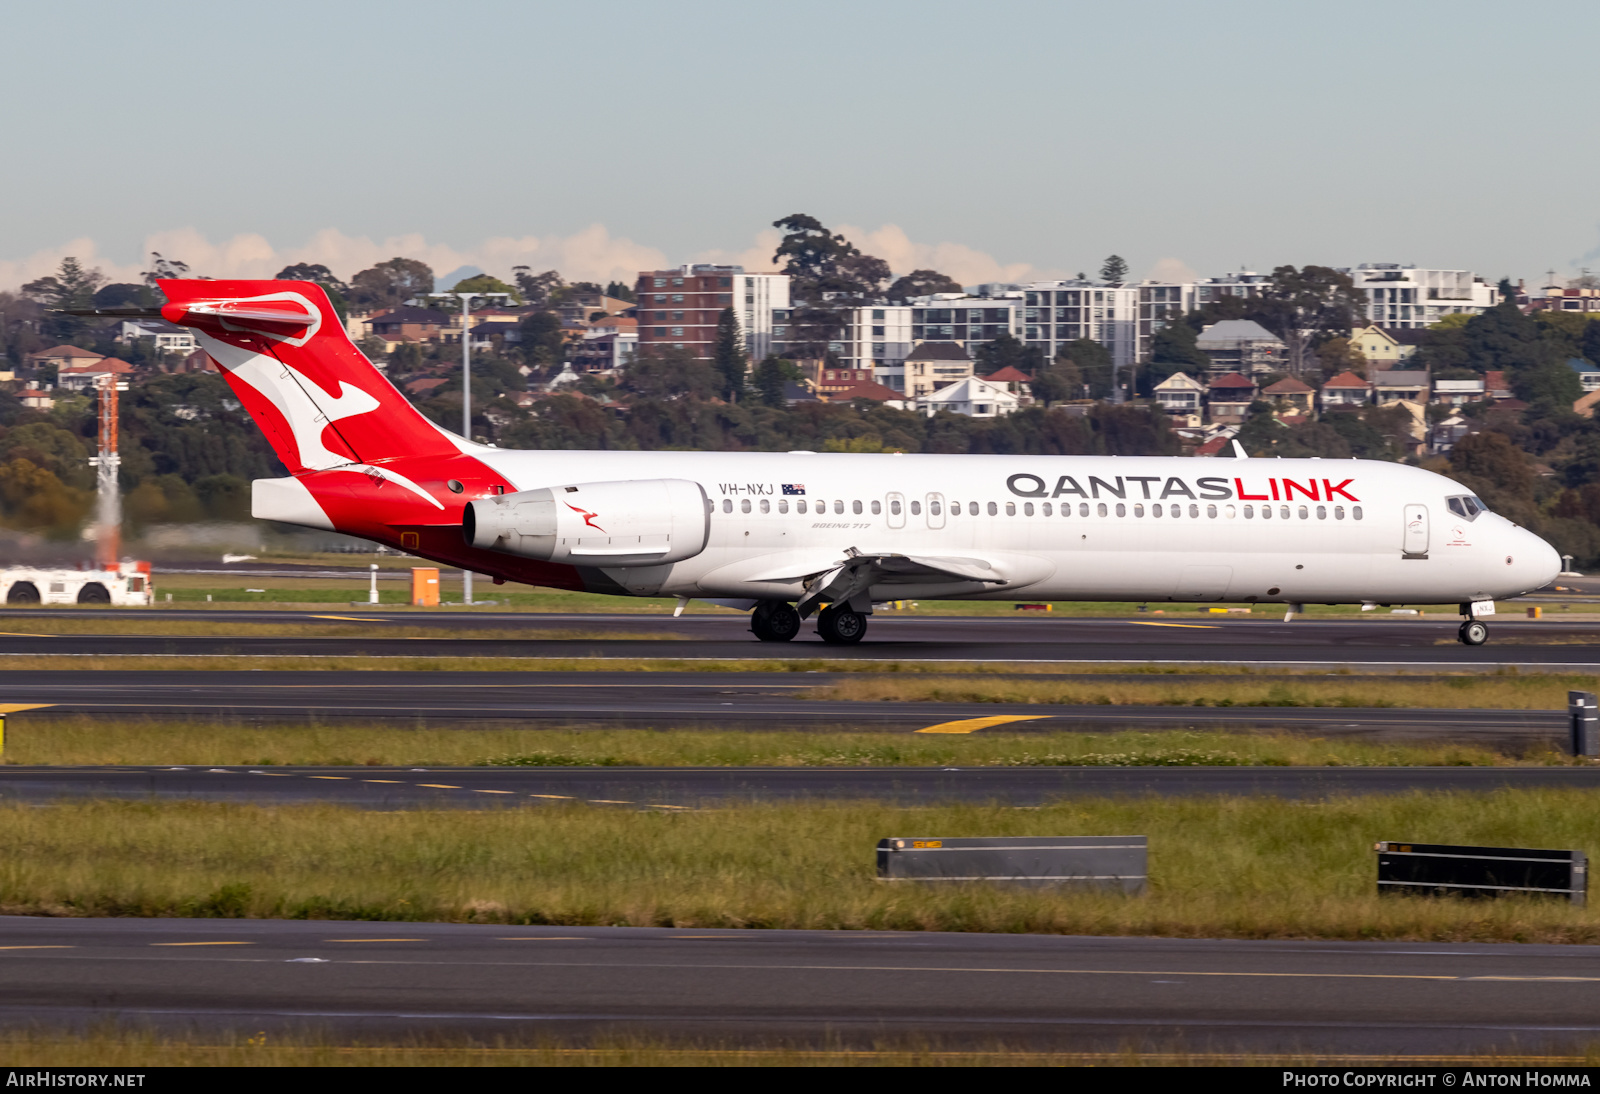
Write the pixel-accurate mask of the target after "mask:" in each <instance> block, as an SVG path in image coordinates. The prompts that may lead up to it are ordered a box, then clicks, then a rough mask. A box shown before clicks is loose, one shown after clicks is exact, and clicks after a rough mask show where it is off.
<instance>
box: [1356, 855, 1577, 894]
mask: <svg viewBox="0 0 1600 1094" xmlns="http://www.w3.org/2000/svg"><path fill="white" fill-rule="evenodd" d="M1373 850H1375V851H1377V852H1378V892H1379V893H1423V894H1428V895H1434V896H1440V895H1443V894H1445V893H1456V894H1458V895H1460V896H1470V897H1487V896H1504V895H1506V894H1508V893H1543V894H1545V895H1548V896H1560V897H1566V898H1567V899H1568V900H1570V901H1571V902H1572V903H1574V904H1576V905H1578V906H1579V907H1582V906H1583V904H1584V901H1585V898H1586V896H1587V893H1588V887H1589V885H1588V880H1589V856H1587V855H1585V854H1584V853H1583V852H1582V851H1548V850H1540V849H1537V848H1532V847H1456V846H1452V845H1450V844H1443V843H1399V842H1396V841H1392V840H1384V841H1382V842H1380V843H1378V844H1376V845H1374V847H1373Z"/></svg>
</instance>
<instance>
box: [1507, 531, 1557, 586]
mask: <svg viewBox="0 0 1600 1094" xmlns="http://www.w3.org/2000/svg"><path fill="white" fill-rule="evenodd" d="M1508 550H1509V551H1510V552H1511V553H1510V554H1509V555H1508V556H1507V559H1506V561H1507V562H1509V563H1510V564H1511V572H1512V574H1513V575H1515V577H1516V582H1515V584H1516V585H1517V586H1518V588H1521V589H1525V590H1528V591H1530V592H1531V591H1532V590H1534V589H1542V588H1544V587H1545V586H1546V585H1548V584H1550V583H1551V582H1552V581H1554V580H1555V579H1556V577H1557V575H1559V574H1560V573H1561V556H1560V555H1559V554H1558V553H1557V552H1556V549H1555V548H1554V547H1552V546H1550V544H1548V543H1546V542H1545V541H1544V540H1542V539H1540V538H1539V537H1538V536H1536V535H1534V534H1533V533H1532V532H1530V531H1528V530H1527V529H1526V528H1518V529H1517V534H1516V536H1515V537H1514V539H1513V542H1512V543H1511V544H1510V545H1509V547H1508Z"/></svg>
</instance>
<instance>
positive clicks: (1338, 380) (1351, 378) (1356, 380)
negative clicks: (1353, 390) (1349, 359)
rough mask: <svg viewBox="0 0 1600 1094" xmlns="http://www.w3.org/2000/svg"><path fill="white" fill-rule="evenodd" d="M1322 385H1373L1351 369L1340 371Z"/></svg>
mask: <svg viewBox="0 0 1600 1094" xmlns="http://www.w3.org/2000/svg"><path fill="white" fill-rule="evenodd" d="M1322 386H1323V387H1324V388H1330V387H1360V388H1369V387H1371V386H1372V385H1371V384H1369V383H1367V382H1366V381H1365V380H1363V379H1362V378H1361V377H1359V376H1357V375H1356V374H1355V373H1353V372H1351V371H1349V370H1348V369H1346V370H1345V371H1344V372H1341V373H1339V375H1337V376H1335V377H1334V378H1333V379H1331V380H1329V381H1328V382H1327V383H1325V384H1323V385H1322Z"/></svg>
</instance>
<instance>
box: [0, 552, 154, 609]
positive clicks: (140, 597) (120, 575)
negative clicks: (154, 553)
mask: <svg viewBox="0 0 1600 1094" xmlns="http://www.w3.org/2000/svg"><path fill="white" fill-rule="evenodd" d="M0 600H4V601H5V603H6V604H8V605H13V604H110V605H113V606H116V607H138V608H148V607H149V606H150V605H152V604H154V603H155V589H154V587H153V586H152V584H151V581H150V564H149V563H148V562H121V563H118V564H117V567H116V568H115V569H89V570H62V569H48V568H43V567H38V566H7V567H4V568H0Z"/></svg>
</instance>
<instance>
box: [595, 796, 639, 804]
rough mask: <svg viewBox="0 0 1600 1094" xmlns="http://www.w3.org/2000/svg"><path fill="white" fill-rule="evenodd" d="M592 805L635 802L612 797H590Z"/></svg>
mask: <svg viewBox="0 0 1600 1094" xmlns="http://www.w3.org/2000/svg"><path fill="white" fill-rule="evenodd" d="M589 804H590V805H632V804H633V802H624V801H615V800H613V799H611V798H590V799H589Z"/></svg>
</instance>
